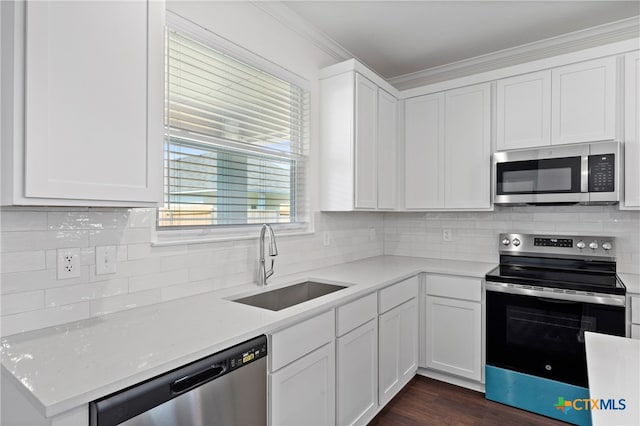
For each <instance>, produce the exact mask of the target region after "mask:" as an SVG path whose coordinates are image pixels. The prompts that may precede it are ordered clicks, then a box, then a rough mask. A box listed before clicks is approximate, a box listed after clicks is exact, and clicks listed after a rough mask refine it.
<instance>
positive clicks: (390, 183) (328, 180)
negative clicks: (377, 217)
mask: <svg viewBox="0 0 640 426" xmlns="http://www.w3.org/2000/svg"><path fill="white" fill-rule="evenodd" d="M320 96H321V101H320V103H321V107H320V120H321V129H320V133H321V135H320V138H321V144H320V168H321V174H322V186H321V192H320V203H321V209H322V210H324V211H349V210H354V209H356V210H358V209H364V210H375V209H378V208H381V209H391V208H394V207H395V192H396V184H395V176H396V147H395V145H396V142H395V140H396V133H397V129H396V127H397V125H396V123H397V118H396V115H397V108H396V106H397V101H396V99H395V98H394V97H393V96H392V95H390V94H389V93H387V92H385V91H383V90H382V89H380V88H379V87H378V86H377V85H376V84H375V83H373V82H372V81H371V80H369V79H367V78H366V77H364V76H363V75H361V74H360V73H358V72H354V71H349V72H345V73H342V74H338V75H333V76H330V77H327V78H324V79H322V80H320Z"/></svg>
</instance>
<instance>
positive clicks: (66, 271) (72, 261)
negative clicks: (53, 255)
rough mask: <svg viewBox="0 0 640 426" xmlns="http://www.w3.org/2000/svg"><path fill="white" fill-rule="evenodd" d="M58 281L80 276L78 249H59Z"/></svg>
mask: <svg viewBox="0 0 640 426" xmlns="http://www.w3.org/2000/svg"><path fill="white" fill-rule="evenodd" d="M57 258H58V262H57V272H58V274H57V275H58V279H59V280H64V279H67V278H76V277H79V276H80V249H79V248H67V249H59V250H58V252H57Z"/></svg>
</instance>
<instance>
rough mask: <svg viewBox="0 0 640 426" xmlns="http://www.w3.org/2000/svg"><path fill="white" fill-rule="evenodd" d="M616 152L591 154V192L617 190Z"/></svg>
mask: <svg viewBox="0 0 640 426" xmlns="http://www.w3.org/2000/svg"><path fill="white" fill-rule="evenodd" d="M614 161H615V154H597V155H590V156H589V192H614V191H615V177H614V176H615V163H614Z"/></svg>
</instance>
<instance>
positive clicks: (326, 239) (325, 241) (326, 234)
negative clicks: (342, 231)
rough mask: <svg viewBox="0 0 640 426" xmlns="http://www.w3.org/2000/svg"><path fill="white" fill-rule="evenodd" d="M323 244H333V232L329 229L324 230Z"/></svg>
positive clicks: (326, 245)
mask: <svg viewBox="0 0 640 426" xmlns="http://www.w3.org/2000/svg"><path fill="white" fill-rule="evenodd" d="M322 245H323V246H325V247H328V246H330V245H331V234H330V233H329V231H324V232H323V233H322Z"/></svg>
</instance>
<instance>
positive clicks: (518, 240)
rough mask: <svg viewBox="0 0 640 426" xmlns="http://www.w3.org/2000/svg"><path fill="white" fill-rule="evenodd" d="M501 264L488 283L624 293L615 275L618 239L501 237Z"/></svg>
mask: <svg viewBox="0 0 640 426" xmlns="http://www.w3.org/2000/svg"><path fill="white" fill-rule="evenodd" d="M500 244H501V246H502V247H501V250H500V265H499V266H498V267H496V268H495V269H493V270H492V271H491V272H489V273H488V274H486V277H485V278H486V280H487V281H493V282H502V283H512V284H518V285H525V286H531V287H534V288H535V287H546V288H557V289H563V290H570V291H572V290H575V291H579V292H587V293H604V294H625V293H626V289H625V287H624V285H623V284H622V282H621V281H620V280H619V279H618V277H617V275H616V262H615V256H614V253H615V252H614V249H615V247H614V244H615V239H614V238H612V237H590V236H546V235H545V236H541V235H530V234H501V235H500Z"/></svg>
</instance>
